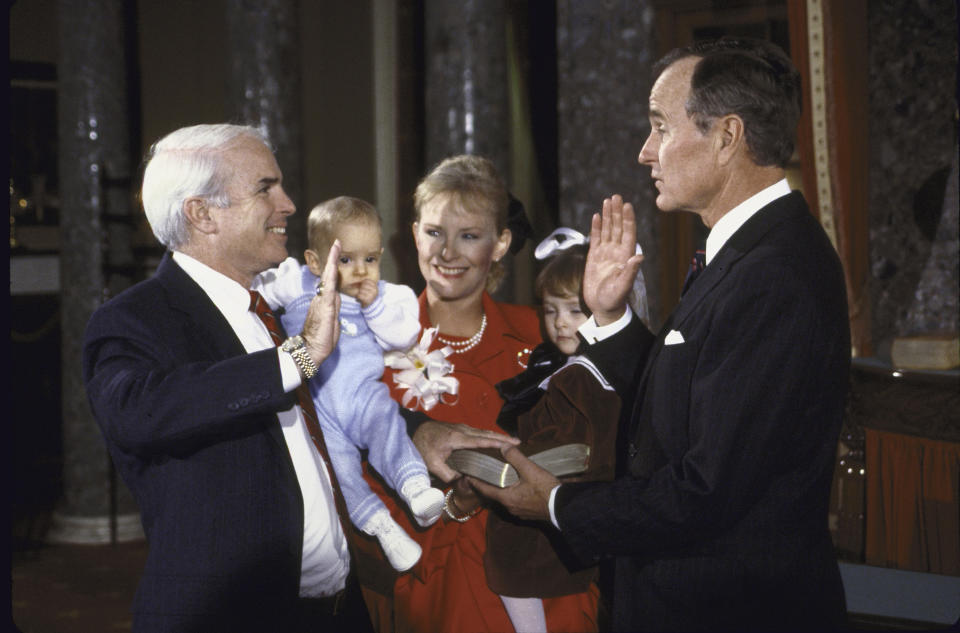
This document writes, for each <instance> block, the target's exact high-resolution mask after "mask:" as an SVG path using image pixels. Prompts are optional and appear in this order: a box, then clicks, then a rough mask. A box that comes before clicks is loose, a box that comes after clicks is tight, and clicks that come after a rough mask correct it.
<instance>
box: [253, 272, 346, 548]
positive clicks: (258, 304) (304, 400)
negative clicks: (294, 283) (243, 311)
mask: <svg viewBox="0 0 960 633" xmlns="http://www.w3.org/2000/svg"><path fill="white" fill-rule="evenodd" d="M250 309H251V310H252V311H254V312H255V313H256V314H257V316H258V317H260V320H261V321H263V324H264V325H266V326H267V331H268V332H270V338H272V339H273V344H274V345H280V344H281V343H283V341H284V335H283V330H282V329H281V327H280V324H279V323H278V322H277V317H275V316H274V314H273V312H271V310H270V306H268V305H267V302H266V301H264V299H263V297H262V296H261V295H260V293H259V292H257V291H256V290H251V291H250ZM296 393H297V402H298V403H299V404H300V410H301V411H303V419H304V422H306V424H307V431H309V433H310V438H311V439H312V440H313V443H314V445H315V446H316V447H317V452H318V453H320V457H322V458H323V463H324V464H326V466H327V473H329V474H330V483H331V484H332V485H333V496H334V501H335V502H336V506H337V514H339V515H340V525H341V527H343V529H344V534H346V535H347V536H349V535H350V532H349V530H348V529H347V526H346V525H344V519H345V518H346V517H348V516H350V515H349V514H348V513H347V504H346V502H345V501H344V500H343V494H342V493H341V492H340V484H339V483H338V482H337V474H336V473H335V472H334V470H333V465H332V464H331V463H330V454H329V453H328V452H327V444H326V442H324V441H323V432H322V431H321V430H320V422H318V421H317V411H316V409H314V408H313V399H312V398H311V397H310V390H309V389H308V388H307V385H306V383H302V384H301V385H300V386H299V387H297V390H296ZM347 540H348V541H350V540H351V539H349V538H348V539H347ZM351 555H353V549H352V548H351Z"/></svg>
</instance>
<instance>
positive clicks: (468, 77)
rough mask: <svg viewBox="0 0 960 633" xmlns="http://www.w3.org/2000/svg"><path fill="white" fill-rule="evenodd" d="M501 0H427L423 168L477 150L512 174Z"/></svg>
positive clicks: (505, 175)
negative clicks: (425, 164)
mask: <svg viewBox="0 0 960 633" xmlns="http://www.w3.org/2000/svg"><path fill="white" fill-rule="evenodd" d="M505 11H506V8H505V0H464V1H462V2H449V1H448V0H427V2H426V5H425V11H424V13H425V22H426V79H425V83H426V99H425V109H426V136H427V141H426V158H427V169H428V170H429V169H431V168H432V167H433V166H434V165H435V164H436V163H438V162H439V161H441V160H443V159H444V158H446V157H447V156H452V155H454V154H480V155H482V156H486V157H487V158H489V159H490V160H492V161H493V163H494V164H495V165H496V166H497V169H498V170H499V171H500V173H501V175H502V176H503V177H504V178H509V175H510V109H509V98H508V87H507V60H506V55H507V45H506V13H505ZM508 184H509V183H508Z"/></svg>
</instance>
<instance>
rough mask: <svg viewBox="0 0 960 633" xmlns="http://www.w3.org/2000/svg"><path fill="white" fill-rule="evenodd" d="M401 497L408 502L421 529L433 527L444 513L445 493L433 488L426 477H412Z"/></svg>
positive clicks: (404, 487) (401, 492) (404, 486)
mask: <svg viewBox="0 0 960 633" xmlns="http://www.w3.org/2000/svg"><path fill="white" fill-rule="evenodd" d="M400 496H401V497H403V498H404V500H405V501H406V502H407V505H408V506H409V507H410V512H412V513H413V516H414V517H415V518H416V519H417V523H419V524H420V527H428V526H430V525H433V524H434V523H436V522H437V519H439V518H440V515H441V514H442V513H443V491H442V490H440V489H439V488H432V487H431V486H430V479H429V478H428V477H426V476H417V477H412V478H411V479H410V480H409V481H407V483H405V484H404V485H403V489H402V490H401V491H400Z"/></svg>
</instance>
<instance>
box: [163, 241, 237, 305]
mask: <svg viewBox="0 0 960 633" xmlns="http://www.w3.org/2000/svg"><path fill="white" fill-rule="evenodd" d="M173 261H175V262H177V264H178V265H179V266H180V268H182V269H183V271H184V272H185V273H187V274H188V275H189V276H190V278H191V279H193V280H194V281H195V282H197V285H198V286H200V288H201V289H203V291H204V292H205V293H207V296H208V297H210V300H211V301H213V303H214V305H215V306H217V308H219V309H220V311H221V312H223V313H224V314H227V313H233V314H239V313H242V312H248V311H249V310H250V291H249V289H247V288H244V287H243V286H241V285H240V284H238V283H237V282H236V281H234V280H233V279H230V278H229V277H227V276H226V275H224V274H223V273H218V272H217V271H215V270H214V269H212V268H210V267H209V266H207V265H206V264H204V263H203V262H201V261H199V260H197V259H194V258H193V257H190V256H189V255H187V254H186V253H182V252H180V251H174V252H173Z"/></svg>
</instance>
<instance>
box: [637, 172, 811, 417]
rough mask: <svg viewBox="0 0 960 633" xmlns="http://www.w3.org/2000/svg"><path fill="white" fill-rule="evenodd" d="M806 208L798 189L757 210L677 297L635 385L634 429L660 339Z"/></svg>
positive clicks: (806, 210) (683, 321) (657, 354)
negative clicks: (764, 239)
mask: <svg viewBox="0 0 960 633" xmlns="http://www.w3.org/2000/svg"><path fill="white" fill-rule="evenodd" d="M807 212H808V208H807V205H806V202H805V201H804V199H803V195H802V194H801V193H799V192H797V191H794V192H791V193H790V194H789V195H786V196H783V197H781V198H777V199H776V200H774V201H773V202H771V203H770V204H768V205H766V206H765V207H763V208H762V209H760V210H759V211H757V212H756V213H755V214H754V215H753V216H752V217H751V218H750V219H749V220H747V221H746V222H745V223H744V224H743V226H741V227H740V228H739V229H738V230H737V232H736V233H734V234H733V235H732V236H731V237H730V239H729V240H727V242H726V244H724V245H723V248H721V249H720V251H719V252H718V253H717V255H716V257H714V258H713V260H712V261H711V262H710V264H709V265H708V266H707V267H706V268H704V269H703V272H701V273H700V276H699V277H697V280H696V281H695V282H694V283H693V285H692V286H690V289H689V290H688V291H687V292H686V293H685V294H684V295H683V296H682V297H681V298H680V303H678V304H677V307H676V308H674V310H673V312H672V313H671V314H670V316H669V317H668V318H667V321H666V323H664V325H663V327H662V328H661V329H660V333H659V335H658V336H657V340H656V342H655V343H654V345H653V348H652V349H651V350H650V356H649V357H648V358H647V363H646V365H645V366H644V368H643V372H642V374H641V376H640V382H639V383H638V386H637V393H638V394H644V396H643V397H640V398H637V399H636V400H635V401H634V405H633V414H632V416H631V420H632V422H631V426H632V427H633V429H634V430H635V429H636V425H637V422H638V418H639V414H640V408H641V407H642V403H643V400H644V399H645V397H646V390H647V381H648V379H649V376H650V372H651V371H652V369H653V367H654V365H655V364H656V362H657V357H658V356H659V355H660V352H661V351H662V350H663V342H664V339H665V338H666V336H667V333H669V332H670V330H671V329H673V328H675V327H676V328H679V327H681V326H682V325H683V324H684V323H685V322H686V320H687V319H688V318H690V316H691V315H692V314H694V311H695V310H696V308H697V306H698V305H700V303H702V302H703V301H704V299H705V298H706V297H707V296H709V295H710V293H711V292H712V291H713V289H714V287H715V286H716V285H717V284H719V283H720V282H721V281H722V280H723V278H724V277H726V276H727V274H728V273H729V272H730V270H731V269H732V268H733V266H734V265H735V264H736V262H737V261H739V260H740V259H741V258H743V256H744V255H746V254H747V253H748V252H750V250H751V249H753V248H754V247H755V246H756V245H757V243H758V242H759V241H760V239H761V238H762V237H763V236H764V235H766V234H767V232H769V231H770V229H772V228H773V227H774V226H776V225H777V224H779V223H780V222H783V221H784V220H786V219H787V218H790V217H793V216H794V215H796V214H798V213H807Z"/></svg>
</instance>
